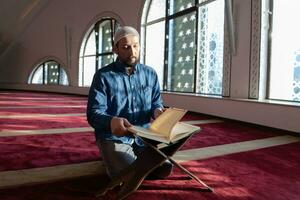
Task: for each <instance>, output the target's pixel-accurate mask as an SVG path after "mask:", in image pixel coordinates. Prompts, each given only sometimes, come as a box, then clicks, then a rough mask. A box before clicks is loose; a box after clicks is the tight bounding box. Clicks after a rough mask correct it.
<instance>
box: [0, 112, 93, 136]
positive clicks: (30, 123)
mask: <svg viewBox="0 0 300 200" xmlns="http://www.w3.org/2000/svg"><path fill="white" fill-rule="evenodd" d="M0 124H1V125H0V130H1V131H3V130H6V131H7V130H31V129H33V130H34V129H50V128H73V127H88V126H89V125H88V123H87V121H86V117H85V116H71V117H40V118H24V119H19V118H16V119H5V118H2V119H0ZM0 134H1V133H0Z"/></svg>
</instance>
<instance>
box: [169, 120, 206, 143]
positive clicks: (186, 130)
mask: <svg viewBox="0 0 300 200" xmlns="http://www.w3.org/2000/svg"><path fill="white" fill-rule="evenodd" d="M199 130H200V127H198V126H193V125H190V124H186V123H183V122H178V123H177V124H176V125H175V126H174V128H173V129H172V132H171V138H170V140H171V141H176V140H179V139H181V138H184V137H186V136H187V135H189V134H192V133H194V132H197V131H199Z"/></svg>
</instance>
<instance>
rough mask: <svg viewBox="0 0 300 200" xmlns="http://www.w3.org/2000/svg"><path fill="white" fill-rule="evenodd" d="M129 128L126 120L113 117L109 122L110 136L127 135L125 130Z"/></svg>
mask: <svg viewBox="0 0 300 200" xmlns="http://www.w3.org/2000/svg"><path fill="white" fill-rule="evenodd" d="M130 126H131V124H130V122H129V121H128V120H127V119H125V118H121V117H114V118H112V120H111V122H110V127H111V132H112V134H114V135H116V136H118V137H121V136H124V135H128V134H129V132H128V131H127V128H128V127H130Z"/></svg>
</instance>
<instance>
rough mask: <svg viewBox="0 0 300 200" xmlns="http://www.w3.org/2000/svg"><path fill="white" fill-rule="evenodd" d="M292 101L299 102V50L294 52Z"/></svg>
mask: <svg viewBox="0 0 300 200" xmlns="http://www.w3.org/2000/svg"><path fill="white" fill-rule="evenodd" d="M292 98H293V101H300V50H298V51H296V52H295V63H294V80H293V94H292Z"/></svg>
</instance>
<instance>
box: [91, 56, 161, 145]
mask: <svg viewBox="0 0 300 200" xmlns="http://www.w3.org/2000/svg"><path fill="white" fill-rule="evenodd" d="M125 67H126V65H125V64H123V63H121V62H120V61H118V60H117V61H115V62H113V63H111V64H109V65H107V66H106V67H103V68H101V69H99V70H98V71H97V72H96V73H95V75H94V78H93V82H92V85H91V87H90V91H89V97H88V104H87V119H88V122H89V124H90V125H91V126H92V127H93V128H94V129H95V135H96V139H97V140H98V139H105V140H114V141H117V142H121V143H129V144H132V143H133V141H134V138H132V136H122V137H117V136H115V135H113V134H112V133H111V127H110V122H111V119H112V118H113V117H115V116H117V117H123V118H126V119H127V120H128V121H129V122H130V123H131V124H133V125H138V126H143V127H147V126H148V125H149V122H150V119H151V117H152V116H153V113H154V110H155V109H156V108H162V107H163V105H162V100H161V95H160V88H159V82H158V78H157V74H156V72H155V71H154V69H152V68H151V67H149V66H146V65H143V64H137V65H136V66H135V68H134V70H133V73H132V74H131V75H128V74H127V73H126V68H125Z"/></svg>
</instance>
